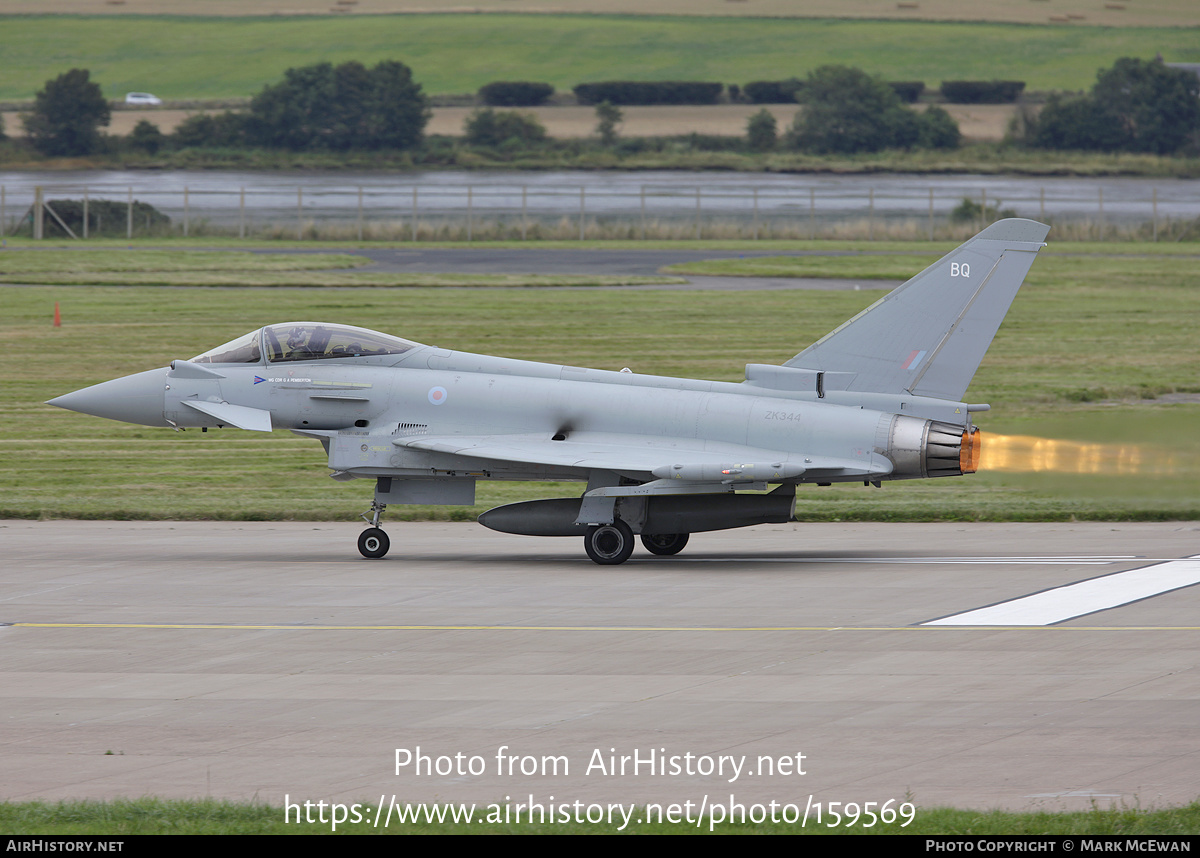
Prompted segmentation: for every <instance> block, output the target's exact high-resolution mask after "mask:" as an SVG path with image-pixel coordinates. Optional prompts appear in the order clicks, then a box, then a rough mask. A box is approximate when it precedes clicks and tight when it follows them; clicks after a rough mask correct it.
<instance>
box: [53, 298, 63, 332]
mask: <svg viewBox="0 0 1200 858" xmlns="http://www.w3.org/2000/svg"><path fill="white" fill-rule="evenodd" d="M54 327H56V328H61V327H62V314H61V313H59V312H58V302H57V301H55V302H54Z"/></svg>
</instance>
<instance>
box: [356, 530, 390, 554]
mask: <svg viewBox="0 0 1200 858" xmlns="http://www.w3.org/2000/svg"><path fill="white" fill-rule="evenodd" d="M391 547H392V541H391V540H390V539H388V535H387V534H386V533H384V532H383V531H382V530H380V529H379V528H378V527H368V528H367V529H366V530H364V531H363V532H362V533H360V534H359V535H358V550H359V553H361V554H362V556H363V557H370V558H372V559H374V558H376V557H382V556H383V555H385V554H387V553H388V549H389V548H391Z"/></svg>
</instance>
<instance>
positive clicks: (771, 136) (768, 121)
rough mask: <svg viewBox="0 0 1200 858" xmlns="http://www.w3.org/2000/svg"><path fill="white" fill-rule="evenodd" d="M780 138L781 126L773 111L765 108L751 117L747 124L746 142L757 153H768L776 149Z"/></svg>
mask: <svg viewBox="0 0 1200 858" xmlns="http://www.w3.org/2000/svg"><path fill="white" fill-rule="evenodd" d="M778 137H779V124H778V123H777V122H776V121H775V117H774V116H773V115H772V113H771V111H769V110H767V109H766V108H765V107H764V108H763V109H762V110H760V111H759V112H758V113H756V114H754V115H753V116H751V117H750V119H749V121H748V122H747V123H746V140H747V142H748V143H749V144H750V148H751V149H753V150H754V151H755V152H766V151H769V150H771V149H774V148H775V143H776V141H777V140H778Z"/></svg>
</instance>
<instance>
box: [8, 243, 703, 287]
mask: <svg viewBox="0 0 1200 858" xmlns="http://www.w3.org/2000/svg"><path fill="white" fill-rule="evenodd" d="M126 244H128V243H126ZM109 246H111V243H109ZM369 264H370V260H368V259H366V258H364V257H362V256H350V255H347V254H336V253H321V254H314V253H306V254H303V255H299V254H291V255H287V254H264V253H248V252H236V251H235V252H211V251H198V250H182V251H180V250H104V251H95V252H93V251H91V250H61V251H59V250H49V251H47V250H44V249H38V250H31V251H30V252H8V253H4V254H0V283H20V284H33V285H47V286H113V285H115V286H238V287H242V286H256V287H280V286H294V287H295V286H308V287H325V286H393V287H401V286H404V287H408V286H469V287H497V286H505V287H530V286H543V287H544V286H619V285H631V284H653V283H680V282H683V281H682V280H681V279H680V278H678V277H655V276H632V275H630V276H605V275H595V276H593V275H583V274H416V273H411V272H403V271H399V272H353V271H350V272H347V271H341V270H337V269H348V268H357V267H360V266H363V265H369Z"/></svg>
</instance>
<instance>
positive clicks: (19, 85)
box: [0, 14, 1200, 99]
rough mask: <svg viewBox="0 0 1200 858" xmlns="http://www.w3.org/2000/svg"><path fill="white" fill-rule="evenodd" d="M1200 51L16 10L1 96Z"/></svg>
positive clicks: (1139, 38)
mask: <svg viewBox="0 0 1200 858" xmlns="http://www.w3.org/2000/svg"><path fill="white" fill-rule="evenodd" d="M1160 51H1161V52H1162V54H1163V55H1164V56H1166V57H1167V58H1168V59H1170V60H1173V61H1179V62H1198V61H1200V39H1197V34H1196V31H1195V30H1194V29H1186V28H1137V27H1127V28H1126V27H1122V28H1101V27H1062V26H1054V25H1050V26H1035V25H1006V24H968V23H931V22H905V21H839V20H819V19H818V20H812V19H809V20H793V19H787V20H772V19H750V18H715V19H706V18H680V17H622V16H590V15H515V14H514V15H472V16H467V15H438V14H427V15H393V16H378V17H376V16H369V15H357V14H356V15H354V16H345V17H340V16H332V17H320V16H313V17H278V18H215V19H214V18H192V17H188V18H172V17H139V16H133V15H122V16H120V17H114V16H107V17H94V18H89V17H73V16H72V17H66V16H11V17H8V18H5V19H4V20H3V22H2V25H0V53H2V54H3V56H4V59H5V61H4V63H3V67H2V68H0V99H27V98H32V97H33V95H34V92H35V91H36V90H37V89H39V88H40V87H41V85H42V83H43V82H44V81H46V80H48V79H50V78H52V77H55V76H57V75H58V74H60V73H62V72H64V71H66V70H67V69H69V68H71V67H83V68H87V69H89V70H90V71H91V72H92V79H93V80H95V81H98V82H99V83H100V84H101V85H102V86H103V87H104V91H105V92H106V93H107V94H108V96H109V97H118V96H119V95H120V94H121V93H123V92H126V91H128V90H146V89H151V90H153V91H154V92H155V94H157V95H159V96H162V97H166V98H178V99H184V98H227V97H237V96H247V95H252V94H254V93H255V92H257V91H258V90H260V89H261V88H262V87H263V86H264V85H266V84H269V83H274V82H276V81H278V80H280V79H281V77H282V75H283V72H284V70H286V69H287V68H290V67H293V66H302V65H308V64H310V63H313V62H316V61H322V60H327V61H329V62H332V63H340V62H345V61H348V60H358V61H361V62H363V63H366V64H373V63H375V62H378V61H379V60H382V59H397V60H401V61H403V62H405V63H407V64H409V65H410V66H411V67H412V68H413V72H414V75H415V78H416V80H417V81H418V82H419V83H421V84H422V85H423V86H424V88H425V90H426V92H431V93H463V92H474V91H475V90H476V89H478V88H479V87H480V86H481V85H483V84H485V83H488V82H490V81H494V80H542V81H548V82H550V83H552V84H554V85H555V86H556V87H558V88H559V89H570V88H571V87H572V86H574V85H575V84H577V83H581V82H584V81H592V80H604V79H613V78H627V77H630V76H633V77H636V78H638V79H642V80H679V79H689V80H717V81H722V82H726V83H740V84H744V83H746V82H748V81H751V80H760V79H778V78H781V77H787V76H789V75H798V76H803V75H804V74H806V73H807V72H808V71H809V70H810V69H812V68H815V67H816V66H819V65H823V64H826V63H838V64H843V65H851V66H858V67H861V68H863V69H866V70H867V71H869V72H871V73H873V74H880V75H883V76H884V77H886V78H888V79H891V80H924V81H925V82H926V83H927V84H928V85H929V86H931V87H936V86H938V85H939V84H940V82H941V81H942V80H947V79H955V80H957V79H984V80H991V79H993V78H1008V79H1018V80H1024V81H1026V82H1027V83H1028V86H1029V88H1030V89H1033V90H1039V89H1070V90H1079V89H1085V88H1087V87H1088V86H1090V85H1091V84H1092V82H1093V81H1094V79H1095V75H1096V71H1097V69H1099V68H1101V67H1105V66H1109V65H1111V64H1112V63H1113V61H1114V60H1116V59H1117V58H1118V57H1122V56H1138V57H1144V58H1149V57H1153V56H1154V55H1155V53H1156V52H1160Z"/></svg>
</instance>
